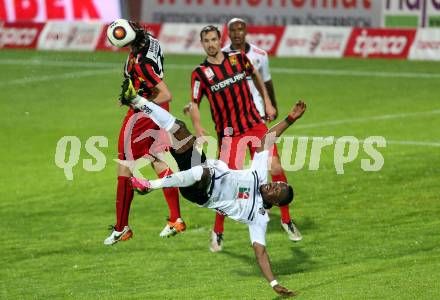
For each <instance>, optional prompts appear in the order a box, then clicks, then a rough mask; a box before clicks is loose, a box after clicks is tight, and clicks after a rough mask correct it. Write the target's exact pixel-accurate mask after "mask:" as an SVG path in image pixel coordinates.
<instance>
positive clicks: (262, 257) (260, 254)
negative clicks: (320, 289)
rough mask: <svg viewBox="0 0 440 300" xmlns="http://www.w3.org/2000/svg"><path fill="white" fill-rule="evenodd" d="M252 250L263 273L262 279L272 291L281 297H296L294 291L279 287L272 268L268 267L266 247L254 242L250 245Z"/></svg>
mask: <svg viewBox="0 0 440 300" xmlns="http://www.w3.org/2000/svg"><path fill="white" fill-rule="evenodd" d="M252 247H253V248H254V252H255V257H256V259H257V262H258V265H259V267H260V269H261V272H262V273H263V275H264V277H265V278H266V279H267V281H268V282H269V283H270V285H271V286H272V288H273V290H274V291H275V292H276V293H277V294H279V295H280V296H282V297H293V296H295V295H296V293H295V292H294V291H291V290H289V289H287V288H285V287H284V286H282V285H280V284H279V283H278V282H277V281H276V280H275V276H274V275H273V273H272V267H271V265H270V260H269V255H268V254H267V251H266V247H265V246H263V245H261V244H259V243H257V242H254V243H253V244H252Z"/></svg>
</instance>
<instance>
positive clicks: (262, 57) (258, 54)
mask: <svg viewBox="0 0 440 300" xmlns="http://www.w3.org/2000/svg"><path fill="white" fill-rule="evenodd" d="M223 51H226V52H230V51H235V50H234V49H233V48H232V45H227V46H226V47H224V48H223ZM245 53H246V56H247V57H248V58H249V60H250V61H251V62H252V64H253V65H254V68H255V69H257V70H258V72H260V74H261V77H262V78H263V81H264V82H267V81H269V80H271V79H272V77H271V75H270V69H269V56H268V54H267V52H266V51H264V50H263V49H261V48H258V47H257V46H255V45H252V44H249V43H246V48H245ZM246 79H247V81H248V84H249V88H250V89H251V93H252V97H253V99H254V102H255V106H256V107H257V109H258V113H259V114H260V116H262V117H264V116H265V115H266V113H265V109H264V107H265V105H264V100H263V97H262V96H261V95H260V93H259V92H258V90H257V88H256V87H255V84H254V81H253V80H252V78H251V77H250V76H248V77H247V78H246Z"/></svg>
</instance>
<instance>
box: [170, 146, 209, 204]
mask: <svg viewBox="0 0 440 300" xmlns="http://www.w3.org/2000/svg"><path fill="white" fill-rule="evenodd" d="M170 152H171V155H172V156H173V157H174V159H175V160H176V162H177V166H178V167H179V171H186V170H189V169H191V168H192V167H195V166H199V165H203V164H204V163H205V162H206V156H205V153H203V151H202V153H200V152H199V151H198V150H197V149H196V148H195V147H194V146H193V147H191V148H189V149H188V150H186V151H185V152H183V153H176V151H175V150H174V149H170ZM210 183H211V177H210V176H202V179H201V180H200V181H198V182H196V183H194V184H193V185H191V186H187V187H181V188H179V190H180V193H181V194H182V196H183V197H184V198H186V199H187V200H189V201H191V202H194V203H197V204H199V205H203V204H205V203H206V202H207V201H208V200H209V196H210V195H209V194H208V191H207V189H208V187H209V184H210Z"/></svg>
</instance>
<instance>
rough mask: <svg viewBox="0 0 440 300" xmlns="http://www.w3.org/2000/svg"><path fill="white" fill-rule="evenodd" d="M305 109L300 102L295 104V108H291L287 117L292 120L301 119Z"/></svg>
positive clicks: (303, 104) (304, 104) (304, 105)
mask: <svg viewBox="0 0 440 300" xmlns="http://www.w3.org/2000/svg"><path fill="white" fill-rule="evenodd" d="M306 109H307V105H306V103H305V102H303V101H302V100H299V101H298V102H296V104H295V106H293V107H292V111H291V112H290V113H289V116H290V117H291V118H293V119H294V120H297V119H299V118H301V116H302V115H303V114H304V112H305V111H306Z"/></svg>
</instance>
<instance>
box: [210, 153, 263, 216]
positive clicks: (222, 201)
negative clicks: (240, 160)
mask: <svg viewBox="0 0 440 300" xmlns="http://www.w3.org/2000/svg"><path fill="white" fill-rule="evenodd" d="M268 159H269V151H267V150H265V151H262V152H257V153H255V155H254V159H253V161H252V164H251V167H250V168H249V169H246V170H231V169H229V168H228V167H227V165H226V164H225V163H224V162H222V161H220V160H208V166H209V167H210V168H211V170H212V172H213V175H212V176H213V183H211V184H214V187H213V191H212V195H211V197H210V199H209V200H208V201H207V202H206V203H205V204H204V205H203V206H204V207H207V208H211V209H215V210H216V211H217V212H219V213H221V214H223V215H226V216H228V217H229V218H231V219H233V220H236V221H238V222H242V223H246V224H254V223H255V220H256V214H257V213H260V212H261V210H264V208H263V198H262V196H261V193H260V186H261V185H262V184H265V183H267V172H268V163H267V162H268Z"/></svg>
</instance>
